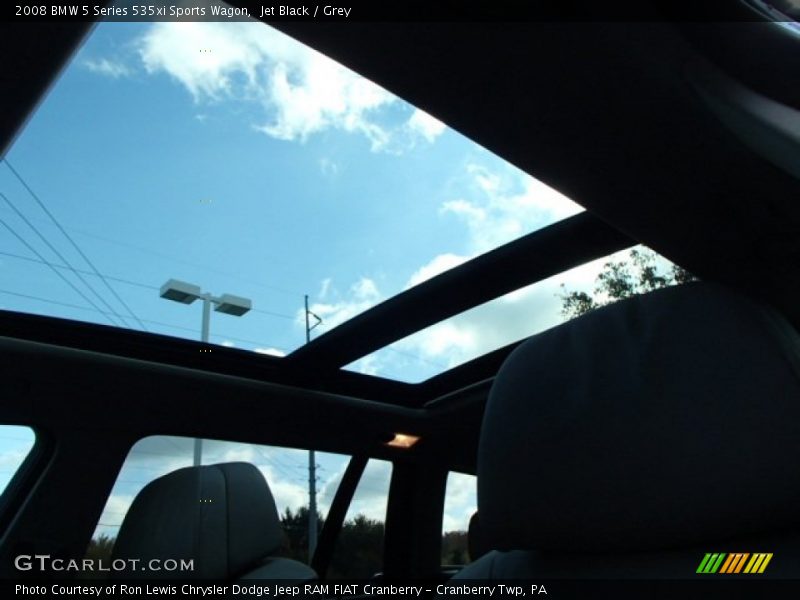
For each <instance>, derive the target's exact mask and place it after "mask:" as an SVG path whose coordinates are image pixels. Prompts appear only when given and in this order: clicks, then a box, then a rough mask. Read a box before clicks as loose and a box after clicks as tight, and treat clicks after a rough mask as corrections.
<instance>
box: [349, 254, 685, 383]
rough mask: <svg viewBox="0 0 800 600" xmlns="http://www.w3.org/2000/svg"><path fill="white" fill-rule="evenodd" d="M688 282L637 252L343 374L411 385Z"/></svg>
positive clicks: (654, 257) (410, 341)
mask: <svg viewBox="0 0 800 600" xmlns="http://www.w3.org/2000/svg"><path fill="white" fill-rule="evenodd" d="M693 279H694V277H693V276H692V275H691V274H690V273H688V272H687V271H685V270H683V269H681V268H680V267H677V266H676V265H674V264H672V263H671V262H669V261H668V260H667V259H665V258H664V257H662V256H660V255H658V254H657V253H655V252H653V251H652V250H650V249H648V248H645V247H642V246H637V247H636V248H633V249H631V250H623V251H620V252H616V253H614V254H612V255H610V256H607V257H605V258H601V259H598V260H595V261H592V262H590V263H586V264H584V265H581V266H579V267H576V268H574V269H571V270H569V271H566V272H564V273H560V274H558V275H555V276H553V277H550V278H548V279H545V280H543V281H540V282H538V283H535V284H533V285H529V286H527V287H524V288H521V289H519V290H516V291H514V292H511V293H509V294H506V295H504V296H502V297H499V298H496V299H494V300H491V301H490V302H486V303H484V304H482V305H480V306H477V307H475V308H472V309H470V310H467V311H464V312H462V313H461V314H459V315H456V316H454V317H451V318H449V319H446V320H444V321H441V322H440V323H437V324H435V325H432V326H430V327H427V328H425V329H423V330H421V331H418V332H416V333H414V334H412V335H410V336H408V337H406V338H404V339H402V340H400V341H398V342H395V343H394V344H391V345H389V346H387V347H385V348H382V349H381V350H378V351H377V352H374V353H372V354H369V355H368V356H365V357H363V358H361V359H359V360H357V361H355V362H353V363H351V364H350V365H348V366H346V367H345V368H346V369H347V370H351V371H356V372H361V373H367V374H370V375H377V376H381V377H387V378H389V379H395V380H399V381H404V382H408V383H418V382H420V381H423V380H425V379H428V378H430V377H433V376H435V375H438V374H440V373H442V372H444V371H446V370H448V369H451V368H453V367H456V366H459V365H462V364H464V363H466V362H468V361H470V360H472V359H474V358H477V357H479V356H482V355H484V354H486V353H488V352H491V351H493V350H497V349H499V348H502V347H504V346H506V345H508V344H511V343H514V342H518V341H520V340H522V339H524V338H526V337H528V336H530V335H533V334H536V333H539V332H542V331H544V330H546V329H549V328H551V327H554V326H556V325H558V324H560V323H563V322H565V321H567V320H569V319H571V318H574V317H576V316H579V315H581V314H584V313H585V312H588V311H589V310H592V309H593V308H596V307H598V306H602V305H605V304H609V303H612V302H616V301H618V300H620V299H623V298H626V297H629V296H632V295H636V294H639V293H644V292H647V291H651V290H655V289H659V288H662V287H667V286H671V285H679V284H682V283H686V282H688V281H691V280H693ZM475 284H476V285H480V282H475ZM454 293H455V290H454Z"/></svg>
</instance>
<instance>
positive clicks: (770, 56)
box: [0, 2, 800, 406]
mask: <svg viewBox="0 0 800 600" xmlns="http://www.w3.org/2000/svg"><path fill="white" fill-rule="evenodd" d="M232 4H236V3H235V2H232ZM533 16H534V17H535V15H533ZM529 17H530V15H529ZM271 24H272V25H273V26H276V27H278V28H279V29H281V30H282V31H284V32H285V33H287V34H289V35H291V36H293V37H295V38H297V39H298V40H300V41H301V42H303V43H305V44H307V45H309V46H311V47H313V48H316V49H317V50H320V51H322V52H324V53H325V54H327V55H329V56H331V57H332V58H334V59H335V60H337V61H339V62H341V63H342V64H344V65H346V66H347V67H349V68H351V69H353V70H355V71H356V72H359V73H361V74H362V75H364V76H366V77H368V78H369V79H371V80H373V81H375V82H376V83H378V84H379V85H381V86H383V87H385V88H386V89H388V90H389V91H391V92H393V93H395V94H397V95H398V96H400V97H402V98H404V99H406V100H408V101H410V102H412V103H413V104H414V105H416V106H419V107H420V108H421V109H423V110H425V111H427V112H429V113H430V114H431V115H433V116H435V117H436V118H438V119H440V120H442V121H443V122H445V123H447V124H448V125H449V126H450V127H453V128H454V129H457V130H458V131H460V132H461V133H463V134H465V135H467V136H468V137H470V138H471V139H473V140H475V141H476V142H478V143H479V144H481V145H483V146H484V147H486V148H488V149H489V150H491V151H493V152H495V153H496V154H498V155H499V156H501V157H503V158H505V159H506V160H509V161H510V162H512V163H513V164H515V165H517V166H519V167H520V168H522V169H523V170H525V171H526V172H528V173H530V174H532V175H534V176H535V177H536V178H538V179H540V180H542V181H544V182H545V183H547V184H548V185H550V186H552V187H554V188H555V189H558V190H560V191H562V192H563V193H565V194H567V195H568V196H569V197H571V198H574V199H575V200H576V201H577V202H579V203H580V204H581V205H583V206H585V207H586V208H587V210H588V211H589V212H588V213H586V214H581V215H577V216H576V217H572V218H570V219H568V220H566V221H564V222H561V223H557V224H555V225H553V226H550V227H548V228H545V229H543V230H541V231H538V232H534V233H532V234H530V235H528V236H525V237H523V238H521V239H519V240H517V241H515V242H512V243H510V244H507V245H506V246H503V247H501V248H498V249H497V250H495V251H493V252H490V253H488V254H487V255H484V256H481V257H478V258H477V259H474V260H472V261H470V262H468V263H465V264H463V265H461V266H460V267H457V268H456V269H453V270H452V271H449V272H446V273H444V274H442V275H440V276H438V277H436V278H434V279H431V280H429V281H427V282H425V283H424V284H422V285H420V286H417V287H415V288H412V289H410V290H407V291H406V292H404V293H402V294H400V295H398V296H395V297H394V298H391V299H390V300H388V301H386V302H384V303H382V304H380V305H378V306H376V307H374V308H373V309H371V310H369V311H367V312H365V313H363V314H361V315H359V316H358V317H356V318H353V319H352V320H350V321H349V322H347V323H344V324H343V325H341V326H339V327H337V328H335V329H333V330H331V331H330V332H327V333H326V334H324V335H321V336H320V337H318V338H317V339H315V340H314V341H313V342H311V343H310V344H308V345H306V346H304V347H302V348H301V349H299V350H297V351H296V352H294V353H293V354H291V355H290V356H289V357H287V358H284V359H273V358H271V357H266V356H255V355H250V354H248V353H245V352H243V351H238V350H233V349H220V352H219V354H217V355H216V357H215V360H214V363H213V365H209V364H208V362H207V361H205V362H204V361H203V360H202V359H201V358H199V357H198V353H197V351H196V348H197V345H198V344H197V343H195V342H190V341H185V340H177V339H173V338H168V337H164V336H155V335H152V334H142V333H139V332H133V331H120V330H117V329H113V328H110V327H104V326H100V325H88V324H84V323H75V322H69V321H63V320H59V319H53V318H45V317H36V316H31V315H20V314H17V313H2V314H0V328H2V329H0V331H2V332H3V334H4V335H7V336H11V337H19V338H27V339H32V340H37V341H46V342H49V343H54V344H58V345H63V346H71V347H78V348H83V349H90V350H97V351H102V352H106V353H110V354H118V355H121V356H128V357H133V358H140V359H145V360H152V361H156V362H162V363H168V364H176V365H181V366H188V367H193V368H198V369H202V370H207V371H216V372H220V373H226V374H231V375H242V376H246V377H249V378H253V379H260V380H267V381H271V382H276V383H287V384H292V385H299V386H302V387H305V388H309V389H316V390H320V391H329V392H337V393H344V394H348V395H354V396H358V397H361V398H368V399H374V400H378V401H381V402H387V403H394V404H403V405H406V406H421V405H423V404H425V403H427V402H430V401H432V400H435V399H436V398H439V397H441V396H443V395H447V394H450V393H453V392H456V391H458V390H461V389H464V388H468V387H469V386H472V385H474V384H480V382H483V381H485V380H487V379H490V378H491V377H492V376H493V375H494V373H495V372H496V370H497V367H498V366H499V364H500V363H501V362H502V360H503V358H504V357H505V356H506V355H507V354H508V353H509V352H510V350H511V349H512V348H513V345H512V346H509V347H506V348H502V349H500V350H497V351H495V352H492V353H489V354H488V355H485V356H483V357H480V358H478V359H475V360H473V361H471V362H469V363H466V364H464V365H461V366H460V367H456V368H454V369H451V370H450V371H447V372H445V373H443V374H441V375H438V376H436V377H434V378H432V379H430V380H427V381H425V382H422V383H420V384H406V383H400V382H396V381H390V380H386V379H382V378H377V377H371V376H366V375H360V374H356V373H350V372H346V371H343V370H341V368H340V367H342V366H343V365H346V364H348V363H349V362H351V361H352V360H354V359H356V358H359V357H361V356H364V355H366V354H368V353H370V352H372V351H374V350H377V349H379V348H381V347H383V346H385V345H386V344H388V343H391V342H393V341H396V340H398V339H401V338H403V337H404V336H406V335H408V334H410V333H413V332H415V331H418V330H420V329H422V328H424V327H426V326H428V325H430V324H433V323H436V322H438V321H440V320H442V319H444V318H447V317H449V316H452V315H454V314H457V313H459V312H461V311H463V310H466V309H467V308H470V307H472V306H476V305H478V304H480V303H482V302H485V301H487V300H489V299H491V298H495V297H497V296H499V295H502V294H503V293H506V292H508V291H511V290H513V289H517V288H519V287H521V286H522V285H526V284H528V283H532V282H535V281H538V280H541V279H543V278H545V277H547V276H549V275H552V274H555V273H558V272H561V271H563V270H565V269H568V268H570V267H572V266H575V265H578V264H581V263H583V262H586V261H588V260H591V259H594V258H598V257H601V256H604V255H606V254H608V253H609V252H613V251H616V250H619V249H623V248H626V247H629V246H631V245H633V244H635V243H640V242H641V243H645V244H647V245H648V246H650V247H652V248H653V249H654V250H656V251H657V252H659V253H661V254H662V255H664V256H665V257H667V258H669V259H670V260H672V261H673V262H676V263H677V264H680V265H681V266H683V267H685V268H687V269H689V270H690V271H692V272H693V273H695V274H697V275H698V276H700V277H701V278H703V279H706V280H715V281H720V282H723V283H726V284H728V285H731V286H734V287H737V288H739V289H741V290H743V291H745V292H746V293H750V294H753V295H756V296H759V297H761V298H762V299H764V300H765V301H767V302H770V303H772V304H773V305H775V306H777V307H778V308H779V309H781V310H782V311H783V312H784V313H785V314H786V315H787V316H788V317H789V319H790V320H791V321H792V322H793V323H794V324H795V325H797V324H798V323H800V307H798V305H797V302H796V300H795V297H794V294H793V291H794V290H796V289H799V288H800V261H799V260H798V252H800V247H798V239H800V237H799V236H798V233H800V203H798V202H797V200H796V199H797V197H798V195H799V194H798V192H800V181H798V180H797V179H795V178H793V177H791V176H790V175H789V174H787V173H785V172H784V171H782V170H780V169H779V168H778V167H776V166H773V165H772V164H770V163H769V162H768V161H767V160H765V159H764V158H762V157H761V156H759V155H758V154H756V153H754V152H753V151H752V150H750V149H748V148H747V147H746V146H745V145H744V144H743V143H741V142H740V141H739V140H738V139H737V138H736V137H735V136H734V135H732V134H731V132H730V131H729V130H727V129H726V128H725V127H724V126H723V125H722V124H721V122H720V121H719V120H718V119H716V118H715V117H714V116H713V113H712V112H710V110H709V109H708V108H707V106H706V104H704V102H703V101H702V99H701V96H700V94H698V92H697V90H696V87H695V86H693V84H692V83H691V82H690V80H689V79H688V78H687V75H686V73H687V66H689V65H691V64H693V63H698V62H701V61H702V62H704V63H705V62H706V61H707V63H708V64H713V65H715V66H714V67H710V68H712V69H718V70H720V71H722V72H725V73H727V74H728V75H729V76H731V77H733V78H735V79H736V80H738V81H741V82H742V83H743V84H744V85H746V86H747V87H749V88H750V89H752V90H755V91H756V92H758V93H761V94H763V95H765V96H768V97H771V98H772V99H773V100H776V101H779V102H782V103H784V104H786V105H788V106H791V107H793V108H797V107H799V106H800V98H799V97H798V90H797V88H796V87H794V88H793V87H792V86H791V85H789V83H788V82H790V81H792V80H791V79H790V78H788V77H783V76H782V73H790V72H792V71H791V70H790V69H792V68H794V69H795V70H794V72H795V73H796V72H800V71H798V70H797V66H798V65H797V64H796V63H797V62H798V55H800V53H798V52H796V48H794V47H792V48H791V51H789V50H787V46H786V44H789V43H797V41H796V40H788V38H787V36H781V35H780V34H779V32H777V31H767V30H766V29H765V27H764V25H763V24H755V23H746V22H739V23H733V22H728V23H711V22H705V23H703V22H700V23H694V24H686V23H670V22H666V21H662V22H657V21H653V22H638V23H634V24H631V23H622V22H617V23H600V22H588V23H577V22H569V21H563V22H556V21H549V22H538V23H532V22H524V23H495V22H487V23H480V24H476V23H442V22H438V23H408V22H399V23H360V22H352V23H347V24H341V23H315V24H313V25H308V24H303V23H298V22H288V21H280V22H275V23H271ZM89 26H90V24H88V23H83V24H81V23H77V24H76V23H62V24H57V23H50V24H36V25H33V24H30V23H23V24H19V23H15V24H9V25H7V27H6V30H7V33H6V35H5V36H3V38H2V40H0V45H2V48H3V50H4V51H5V54H6V56H14V57H16V58H15V60H10V61H5V62H4V64H3V65H2V67H0V68H2V71H3V81H4V86H3V87H4V91H5V100H4V110H3V111H2V114H0V146H1V147H2V148H3V149H4V151H5V150H7V149H8V148H9V146H10V144H11V143H12V142H13V139H14V136H15V134H16V133H17V132H19V131H20V130H21V129H22V127H23V125H24V122H25V120H26V118H27V117H28V116H29V115H30V114H31V112H32V111H33V109H34V108H35V106H36V104H37V102H38V101H39V100H40V99H41V97H42V95H43V94H44V93H45V91H46V89H47V86H48V85H49V84H50V83H51V81H52V80H53V79H54V77H55V75H57V73H58V71H59V69H60V68H61V67H63V65H64V64H65V63H66V61H67V60H68V59H69V58H70V56H71V54H72V52H73V51H74V49H75V48H76V46H77V44H79V43H80V41H81V39H82V37H83V36H84V35H85V34H86V33H87V31H88V27H89ZM33 27H38V28H39V31H40V32H41V34H40V35H32V33H31V32H32V29H33ZM343 32H346V35H343ZM532 32H535V35H533V34H532ZM735 40H738V41H739V42H740V43H738V44H736V43H735ZM748 42H749V44H748ZM742 47H751V48H753V47H758V48H759V49H760V51H759V52H752V53H751V54H749V55H743V54H742V52H741V51H740V50H739V48H742ZM365 49H369V51H365ZM754 56H755V58H754ZM777 57H780V60H778V59H777ZM788 57H791V58H788ZM792 65H794V66H792ZM215 354H216V352H215Z"/></svg>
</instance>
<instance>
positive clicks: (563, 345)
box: [478, 283, 800, 552]
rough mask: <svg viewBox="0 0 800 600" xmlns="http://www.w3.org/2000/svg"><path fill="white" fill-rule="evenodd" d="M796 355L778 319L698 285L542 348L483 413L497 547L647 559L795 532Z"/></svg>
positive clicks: (485, 485) (585, 322) (799, 417)
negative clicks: (651, 554) (641, 554)
mask: <svg viewBox="0 0 800 600" xmlns="http://www.w3.org/2000/svg"><path fill="white" fill-rule="evenodd" d="M798 348H800V340H799V339H798V335H797V333H796V331H794V330H793V329H792V327H791V326H790V325H789V324H788V323H787V322H786V321H784V320H783V319H782V317H780V316H779V315H777V314H776V313H775V312H773V311H771V310H768V309H766V308H764V307H762V306H759V305H757V304H755V303H754V302H752V301H751V300H749V299H746V298H743V297H741V296H739V295H737V294H734V293H732V292H730V291H729V290H727V289H725V288H723V287H720V286H716V285H712V284H701V283H695V284H688V285H684V286H680V287H677V288H670V289H666V290H661V291H659V292H656V293H652V294H648V295H646V296H641V297H636V298H633V299H630V300H627V301H622V302H619V303H616V304H614V305H612V306H609V307H605V308H602V309H598V310H595V311H593V312H591V313H589V314H587V315H585V316H583V317H580V318H578V319H575V320H573V321H571V322H569V323H566V324H564V325H561V326H559V327H556V328H554V329H551V330H549V331H546V332H544V333H541V334H539V335H536V336H534V337H532V338H531V339H529V340H528V341H526V342H525V343H523V344H522V345H520V346H519V347H518V348H517V349H516V350H515V351H514V352H513V353H512V354H511V356H510V357H509V358H508V359H507V361H506V363H505V364H504V365H503V367H502V368H501V370H500V372H499V374H498V376H497V378H496V380H495V384H494V386H493V389H492V391H491V394H490V398H489V401H488V404H487V408H486V412H485V416H484V422H483V430H482V435H481V441H480V447H479V455H478V456H479V458H478V506H479V510H480V515H481V525H482V529H483V533H484V535H485V536H486V540H487V543H488V544H489V545H490V547H492V548H495V549H498V550H514V549H544V550H555V551H568V552H626V551H632V552H638V551H647V550H658V549H669V548H673V547H681V546H686V545H690V544H693V543H696V542H702V541H709V540H718V539H723V540H724V539H726V538H729V537H732V536H737V535H743V534H747V533H753V532H760V531H769V530H770V529H775V528H778V529H781V528H787V527H792V526H795V525H797V524H798V521H799V520H800V519H799V517H798V515H800V512H799V511H798V510H797V506H798V503H799V502H800V477H798V473H797V465H798V464H800V373H798V371H797V370H796V367H797V365H798V360H797V356H798V354H797V352H798V350H797V349H798Z"/></svg>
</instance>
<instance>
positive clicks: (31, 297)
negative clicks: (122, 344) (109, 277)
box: [0, 219, 289, 354]
mask: <svg viewBox="0 0 800 600" xmlns="http://www.w3.org/2000/svg"><path fill="white" fill-rule="evenodd" d="M0 223H2V219H0ZM3 224H4V223H3ZM0 294H7V295H9V296H17V297H18V298H25V299H26V300H36V301H38V302H45V303H47V304H54V305H56V306H63V307H65V308H74V309H76V310H85V311H89V312H96V313H100V314H102V315H103V316H105V317H108V313H107V312H106V311H104V310H102V309H100V308H97V307H95V308H89V307H86V306H81V305H80V304H72V303H70V302H61V301H59V300H52V299H50V298H43V297H41V296H34V295H31V294H23V293H22V292H14V291H11V290H4V289H0ZM143 321H144V322H145V323H150V324H151V325H161V326H162V327H170V328H171V329H179V330H181V331H191V332H192V333H197V329H196V328H195V329H193V328H191V327H183V326H182V325H174V324H172V323H165V322H163V321H154V320H153V319H143ZM214 337H218V338H222V339H226V340H231V341H234V342H242V343H245V344H253V345H255V346H270V347H272V348H275V349H276V350H280V351H281V352H285V353H287V354H288V353H289V351H288V350H286V349H285V348H280V347H278V346H275V345H274V344H269V343H267V342H257V341H255V340H248V339H244V338H240V337H234V336H232V335H225V334H224V333H220V334H214Z"/></svg>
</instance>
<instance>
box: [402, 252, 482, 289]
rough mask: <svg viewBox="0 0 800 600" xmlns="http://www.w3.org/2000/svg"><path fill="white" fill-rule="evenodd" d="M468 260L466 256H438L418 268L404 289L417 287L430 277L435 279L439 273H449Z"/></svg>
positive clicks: (448, 254)
mask: <svg viewBox="0 0 800 600" xmlns="http://www.w3.org/2000/svg"><path fill="white" fill-rule="evenodd" d="M467 260H469V258H468V257H466V256H459V255H457V254H450V253H447V254H439V255H438V256H436V257H434V259H433V260H431V261H430V262H429V263H428V264H426V265H424V266H422V267H420V268H419V269H417V270H416V271H415V272H414V274H413V275H412V276H411V277H410V278H409V280H408V284H407V286H406V287H414V286H415V285H419V284H420V283H422V282H423V281H426V280H428V279H431V278H432V277H436V276H437V275H439V274H440V273H444V272H445V271H449V270H450V269H452V268H454V267H457V266H458V265H460V264H461V263H464V262H466V261H467Z"/></svg>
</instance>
